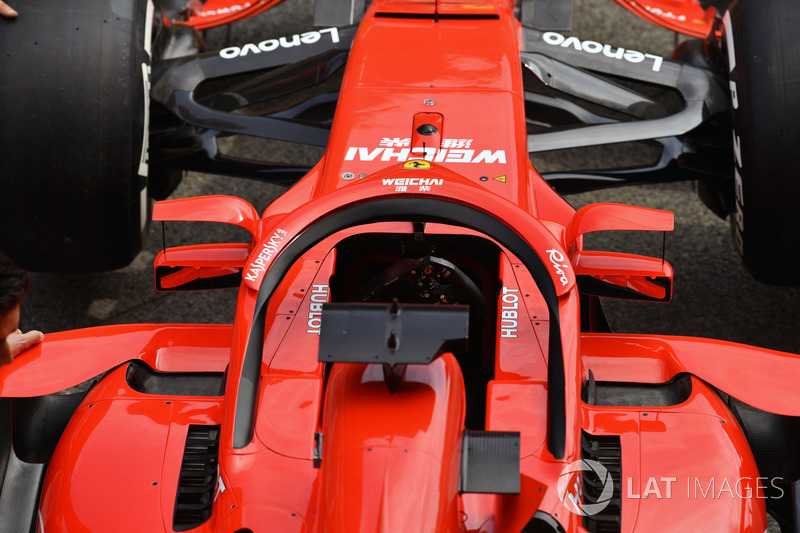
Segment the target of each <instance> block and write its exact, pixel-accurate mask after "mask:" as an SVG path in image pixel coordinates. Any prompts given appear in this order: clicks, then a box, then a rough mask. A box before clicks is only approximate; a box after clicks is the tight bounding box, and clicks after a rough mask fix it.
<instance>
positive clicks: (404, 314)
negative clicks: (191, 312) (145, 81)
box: [0, 0, 800, 533]
mask: <svg viewBox="0 0 800 533" xmlns="http://www.w3.org/2000/svg"><path fill="white" fill-rule="evenodd" d="M662 3H664V2H662ZM673 3H675V2H673ZM545 4H547V3H545ZM687 4H688V3H687ZM525 5H527V4H524V5H523V7H524V6H525ZM650 12H651V13H652V10H651V11H650ZM523 18H524V17H523ZM558 18H559V16H557V14H556V15H555V19H556V20H555V21H554V22H558V20H557V19H558ZM698 20H701V19H698ZM712 27H713V25H712V22H709V26H708V28H707V29H710V28H712ZM567 42H568V41H567V38H566V37H563V36H562V35H561V34H559V33H556V32H554V31H547V32H537V31H533V30H530V29H525V28H524V27H523V26H522V25H521V23H520V19H519V18H518V12H517V11H515V6H514V5H513V2H505V1H500V0H496V1H490V2H455V1H453V2H444V1H440V2H438V3H435V2H400V1H396V0H382V1H377V0H376V1H374V2H372V4H371V5H370V6H369V8H368V9H367V11H366V13H365V14H364V15H363V17H362V20H361V23H360V25H359V26H358V28H357V29H356V28H348V27H337V26H330V27H327V28H324V29H318V30H310V31H308V32H305V33H302V34H298V35H294V36H288V37H284V38H279V39H268V40H264V41H261V42H257V43H249V44H244V45H241V46H234V47H229V48H225V49H223V50H221V51H220V52H219V53H216V54H212V55H207V56H201V57H195V56H190V57H187V58H184V59H180V60H176V61H174V62H172V63H170V64H169V69H168V70H166V71H163V72H159V73H154V79H159V80H161V81H160V82H158V83H155V84H154V86H153V89H152V90H153V94H154V99H155V100H156V101H160V102H163V104H164V106H165V107H168V108H170V109H171V110H172V111H173V112H174V113H176V114H177V115H178V116H179V117H182V118H183V119H185V120H186V121H187V122H196V123H198V124H213V125H214V128H210V129H207V130H206V129H203V128H201V127H200V126H197V127H195V128H194V129H192V128H189V130H190V131H189V132H188V133H187V132H183V135H184V136H183V137H180V138H181V139H182V140H184V141H185V140H186V139H188V138H194V139H196V141H197V142H198V143H201V141H202V143H205V144H202V143H201V144H202V146H197V145H191V146H190V145H187V147H186V150H185V151H184V152H183V153H181V154H179V155H180V157H182V158H183V160H184V162H186V161H191V160H192V159H193V158H199V157H206V158H207V161H206V164H208V161H214V162H216V164H218V165H219V166H220V167H221V166H223V165H225V164H237V165H242V164H243V163H242V162H230V161H226V160H224V159H222V158H219V159H215V158H214V155H215V153H214V152H213V150H211V149H210V148H209V147H211V146H213V141H214V139H215V136H216V135H217V134H218V133H219V132H222V131H227V130H228V129H232V128H233V127H234V125H233V123H228V122H226V120H228V119H226V117H228V116H233V117H238V118H237V120H239V122H238V125H239V127H241V128H245V129H247V130H248V131H252V132H259V131H262V130H260V129H259V128H264V131H267V130H270V128H272V129H274V128H283V129H284V130H285V131H283V132H282V135H283V136H284V137H285V138H292V137H298V138H300V137H302V138H306V137H305V136H307V135H313V134H315V133H314V132H316V133H317V134H318V135H320V137H323V133H324V134H325V135H324V137H325V141H326V144H327V149H326V151H325V155H324V157H323V158H322V159H321V160H320V161H319V163H318V164H317V165H316V166H314V168H312V169H311V170H310V171H308V172H307V173H306V174H305V176H304V177H303V178H302V179H301V180H300V181H299V182H298V183H297V184H296V185H294V186H293V187H292V188H291V189H290V190H289V191H288V192H286V193H285V194H284V195H283V196H281V197H280V198H279V199H278V200H276V201H275V202H274V203H272V204H271V205H270V206H269V207H268V208H267V209H266V211H265V212H264V213H262V214H260V215H259V213H258V212H256V210H255V209H254V208H253V207H252V206H251V205H250V204H248V203H247V202H245V201H243V200H240V199H238V198H234V197H228V196H214V197H202V198H188V199H178V200H167V201H164V202H160V203H157V204H156V205H155V208H154V210H153V219H154V220H159V221H185V220H200V221H210V222H218V223H226V224H234V225H236V226H239V227H241V228H244V229H245V230H246V231H247V232H249V234H250V235H251V239H250V240H249V241H248V242H245V243H225V244H200V245H193V246H186V247H179V248H168V249H165V250H164V251H163V252H162V253H161V254H160V255H159V256H158V257H157V259H156V265H155V275H156V284H157V288H158V289H159V290H182V289H198V290H199V289H206V288H217V287H231V286H235V287H239V298H238V302H237V307H236V315H235V321H234V323H233V324H232V325H211V326H201V325H168V324H167V325H127V326H108V327H101V328H93V329H85V330H77V331H72V332H64V333H59V334H51V335H48V336H47V338H46V340H45V341H44V342H43V343H41V345H38V346H36V347H34V348H32V349H30V350H29V351H28V352H26V353H25V354H23V355H21V356H20V357H18V358H17V360H15V361H14V363H13V364H12V365H9V366H7V367H3V368H2V369H0V395H1V396H2V403H0V406H2V411H1V413H2V417H3V427H11V429H12V430H11V431H10V432H5V433H3V435H2V439H3V440H2V441H0V444H2V446H3V447H2V448H0V449H2V450H3V452H4V453H3V454H2V459H3V462H2V466H3V469H2V472H3V473H4V476H3V477H2V478H0V479H2V492H0V524H2V526H1V527H0V528H2V530H3V531H28V530H31V531H33V530H35V531H39V532H42V533H53V532H61V531H69V532H75V531H91V532H102V531H109V532H111V531H113V532H115V533H119V532H126V531H131V532H137V533H138V532H155V531H197V532H200V531H209V532H237V533H247V532H264V531H267V532H273V531H279V532H312V531H320V532H321V531H326V532H334V531H341V532H348V533H349V532H353V531H363V532H367V531H369V532H373V531H403V532H407V531H437V532H438V531H448V532H451V531H459V532H486V533H488V532H491V531H497V532H510V531H531V532H565V531H570V532H577V531H590V532H600V531H602V532H613V531H619V532H622V531H625V532H628V531H634V530H635V531H642V532H653V531H677V530H686V529H691V530H696V531H720V532H723V531H724V532H758V533H761V532H764V531H765V530H767V528H768V519H767V513H768V512H769V513H770V514H771V515H772V516H773V517H774V519H775V522H776V524H777V525H776V527H780V528H781V530H782V531H798V527H799V524H798V519H797V517H798V513H799V512H800V493H798V489H800V486H799V485H798V482H797V480H798V478H800V453H799V452H798V448H797V443H798V439H800V418H798V417H800V392H799V391H798V388H797V378H798V376H800V356H795V355H791V354H786V353H780V352H775V351H770V350H763V349H756V348H750V347H746V346H742V345H737V344H732V343H726V342H717V341H711V340H704V339H695V338H686V337H661V336H647V335H619V334H612V333H609V332H608V328H607V325H606V324H605V321H604V319H603V314H602V309H601V307H600V305H599V303H598V298H599V297H601V296H611V297H620V298H635V299H642V300H648V301H657V302H658V301H668V300H669V299H670V295H671V285H672V284H671V282H672V270H671V267H670V265H669V264H668V263H667V262H666V261H664V259H663V258H650V257H643V256H633V255H628V254H624V253H618V252H611V251H597V250H589V249H586V248H585V247H584V236H585V235H586V234H587V233H591V232H597V231H608V230H640V231H656V232H667V231H670V230H671V229H672V227H673V220H672V215H671V214H670V213H667V212H663V211H656V210H651V209H645V208H637V207H631V206H623V205H617V204H596V205H590V206H588V207H584V208H582V209H580V210H578V211H577V212H576V211H575V210H573V209H572V208H571V207H570V206H569V205H568V204H567V203H566V202H565V201H564V200H563V199H562V198H561V197H560V196H559V195H558V194H557V193H556V192H555V191H554V190H553V189H552V188H551V187H550V185H549V184H548V183H547V182H546V181H545V180H544V179H542V177H541V176H540V175H538V174H537V172H536V171H535V170H534V168H533V166H532V165H531V163H530V161H529V158H528V153H529V151H530V148H531V143H533V145H534V146H535V145H536V144H537V143H539V142H545V141H546V140H547V139H551V140H552V139H555V140H553V141H552V142H553V143H555V144H558V139H559V138H560V137H559V133H558V132H550V133H540V134H535V135H534V136H533V137H532V138H531V137H530V136H529V131H528V128H529V123H528V120H526V116H529V115H530V114H529V113H526V111H530V110H526V107H528V106H529V105H531V104H532V103H533V104H536V103H537V102H539V103H541V102H543V101H544V100H543V99H544V98H545V97H544V96H534V95H528V94H526V91H525V86H524V83H523V74H522V71H521V69H520V68H518V67H519V58H520V54H522V56H521V57H522V58H523V62H524V63H525V64H526V66H528V67H529V68H530V69H531V70H532V71H534V72H535V73H536V74H537V76H540V77H541V79H553V80H555V79H559V80H561V81H560V82H559V83H563V84H567V85H569V86H570V87H571V88H572V89H574V90H579V89H580V88H581V87H588V86H589V85H590V84H591V83H605V82H599V81H591V80H592V79H593V78H590V77H587V76H584V75H582V74H581V72H582V71H578V70H576V69H573V68H571V67H567V66H566V65H565V64H563V63H560V62H558V61H557V60H555V59H553V58H551V57H548V56H546V55H544V54H542V53H541V50H551V48H552V49H553V50H569V49H570V48H569V47H565V46H564V43H567ZM573 42H577V41H573ZM290 43H291V46H290ZM598 46H599V45H598ZM581 48H582V50H583V52H581V54H584V56H585V57H586V58H587V60H588V59H593V58H594V59H593V60H594V61H601V58H602V57H605V59H603V60H602V61H601V63H595V66H596V67H598V68H601V67H603V66H605V67H606V68H608V69H612V68H616V69H624V70H625V71H626V72H627V73H628V74H629V75H631V74H633V73H635V72H639V70H636V69H637V68H641V72H642V74H641V77H642V78H644V77H649V78H651V81H656V82H658V81H663V82H666V80H667V79H671V80H673V82H674V84H675V85H676V86H680V87H683V88H684V90H685V91H687V92H688V93H691V94H695V95H704V94H706V92H705V91H709V90H710V89H709V87H710V86H713V84H714V80H715V79H714V78H713V76H711V77H709V76H710V75H709V74H708V72H707V70H704V69H701V68H692V67H688V66H686V65H677V64H675V63H672V62H669V61H665V60H664V61H662V60H660V59H656V58H652V57H646V56H645V55H644V54H640V55H636V54H634V53H633V52H631V51H625V52H619V54H617V53H611V54H610V55H605V56H599V55H597V54H595V55H591V54H592V52H591V50H593V49H594V45H593V44H591V43H589V42H586V41H583V42H582V43H581ZM434 50H435V53H434ZM348 55H349V57H348V58H347V60H346V67H345V72H344V77H343V80H342V82H341V90H340V91H339V93H338V95H337V96H338V101H336V105H335V114H334V116H333V121H332V124H330V127H329V135H327V133H328V129H327V128H323V127H322V126H320V125H319V124H318V122H320V121H321V120H322V119H319V118H317V117H320V116H325V110H326V109H327V108H328V107H329V106H330V105H331V103H332V100H331V98H332V96H331V95H327V94H323V95H321V96H314V97H313V98H312V99H311V100H310V101H304V102H302V103H294V104H292V105H290V106H288V107H285V108H284V110H283V111H280V112H272V113H271V114H270V115H269V116H259V117H254V116H252V115H247V114H240V115H234V114H230V113H225V112H223V111H221V110H219V108H228V109H229V110H230V109H234V108H235V107H237V106H241V105H243V104H245V103H248V102H251V101H255V100H256V99H257V97H258V96H259V94H258V92H259V90H261V89H259V86H258V84H251V83H250V82H248V81H244V82H241V84H240V85H237V86H235V87H234V88H233V89H235V90H233V89H231V88H230V87H227V88H224V89H222V90H217V91H216V92H214V91H207V92H206V94H205V95H204V96H203V97H202V98H201V97H198V96H194V95H193V92H192V91H193V90H194V89H195V87H196V86H197V85H199V83H200V81H202V80H203V79H204V77H213V76H215V75H219V76H221V75H222V74H224V73H225V72H228V71H226V70H225V69H232V70H239V69H241V68H242V67H241V65H239V62H249V61H251V60H253V59H256V58H257V59H259V60H260V61H262V62H264V61H272V63H273V64H276V65H281V64H282V65H284V66H282V67H280V69H281V70H282V73H281V74H280V75H278V76H276V75H272V74H270V73H267V74H265V75H264V77H263V78H262V79H260V82H261V83H262V84H263V86H267V87H269V88H271V89H272V90H274V91H277V92H281V86H282V85H281V80H287V83H289V85H290V86H291V87H297V86H298V85H299V84H300V80H306V81H309V82H310V81H316V80H319V79H323V78H325V75H324V74H325V73H327V72H328V71H329V70H333V69H334V66H335V65H336V64H338V63H340V62H343V61H344V56H348ZM617 55H619V56H620V57H617ZM584 56H581V57H584ZM637 60H638V61H637ZM603 61H604V62H603ZM656 66H658V68H656ZM634 67H636V68H634ZM553 83H556V82H555V81H553ZM603 87H605V88H608V87H607V86H605V85H604V86H603ZM167 88H171V90H170V91H167ZM615 94H616V95H617V98H615V99H614V100H613V101H611V102H607V103H608V104H609V105H611V106H612V107H621V106H622V104H623V103H625V104H626V105H628V106H629V107H633V108H636V109H639V110H640V111H641V113H642V114H646V115H647V114H650V113H652V109H651V107H652V105H653V104H652V103H651V102H649V101H645V100H642V99H636V98H633V96H632V93H630V92H629V91H628V90H627V89H621V88H620V89H619V91H618V92H616V93H615ZM715 94H716V93H715ZM632 99H633V100H632ZM200 101H204V102H207V103H208V105H205V106H204V105H201V104H200V103H199V102H200ZM211 103H214V104H215V106H216V107H217V108H218V109H217V110H214V109H213V107H214V106H211V105H210V104H211ZM710 103H713V99H712V101H711V102H710ZM552 104H553V107H554V108H560V109H562V110H571V109H573V108H572V107H571V106H570V105H568V104H567V102H565V101H563V102H552ZM708 105H709V102H706V101H704V100H702V98H701V99H699V100H698V99H689V100H688V103H687V105H686V110H684V111H682V112H681V113H680V114H679V117H681V118H680V119H676V120H677V121H678V122H680V121H682V120H688V118H687V117H695V118H698V117H702V116H705V113H706V112H707V111H705V110H706V107H707V106H708ZM701 111H702V112H701ZM586 118H587V121H589V122H592V121H594V120H595V119H592V118H591V117H588V116H586ZM315 119H316V122H315ZM231 120H233V119H231ZM543 120H544V119H543ZM650 120H670V119H656V118H654V119H650ZM637 124H639V123H631V125H629V124H628V123H624V124H623V123H618V122H603V124H599V125H596V126H593V127H596V128H597V129H598V130H599V131H604V132H608V133H607V134H608V135H611V134H613V132H615V131H622V132H629V131H634V132H635V131H638V130H637V128H639V127H640V126H638V125H637ZM270 131H271V130H270ZM591 131H594V130H591ZM171 134H172V135H177V132H171ZM625 134H627V133H625ZM191 135H194V137H191ZM586 135H587V136H588V135H599V134H595V133H590V132H589V130H587V133H586ZM678 139H679V137H678V133H677V132H675V133H674V136H673V137H669V138H666V139H662V140H663V143H664V146H665V147H669V146H671V145H672V144H674V143H676V142H678ZM161 142H163V143H164V144H162V145H161V146H167V145H168V144H167V143H166V141H163V140H162V141H161ZM687 142H688V141H687ZM176 146H177V144H176ZM201 148H202V149H201ZM162 152H165V153H166V152H167V150H166V148H162ZM251 168H252V169H253V172H254V173H255V172H258V171H262V172H271V171H273V170H274V172H276V173H278V172H283V173H285V174H287V175H288V174H289V173H291V171H289V170H285V169H283V170H275V169H272V170H271V169H269V168H266V167H256V166H255V165H252V166H251ZM297 172H299V170H298V171H297Z"/></svg>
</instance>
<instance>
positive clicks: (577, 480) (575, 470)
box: [557, 459, 614, 516]
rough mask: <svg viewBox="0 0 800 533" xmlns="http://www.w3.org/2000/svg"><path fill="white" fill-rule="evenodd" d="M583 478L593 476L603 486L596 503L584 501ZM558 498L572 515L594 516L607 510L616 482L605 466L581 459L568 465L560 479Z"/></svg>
mask: <svg viewBox="0 0 800 533" xmlns="http://www.w3.org/2000/svg"><path fill="white" fill-rule="evenodd" d="M583 476H593V477H594V478H596V479H597V480H598V481H599V483H601V484H602V487H603V489H602V491H601V492H600V497H599V498H598V499H597V502H595V503H584V501H583V489H582V487H583ZM557 489H558V497H559V498H560V499H561V502H562V503H563V504H564V507H566V508H567V510H569V511H570V512H571V513H574V514H576V515H579V516H593V515H596V514H597V513H599V512H600V511H602V510H603V509H605V508H606V506H607V505H608V504H609V502H610V501H611V496H612V493H613V492H614V481H613V480H612V479H611V474H609V473H608V470H607V469H606V467H605V466H603V465H601V464H600V463H598V462H597V461H592V460H591V459H581V460H580V461H574V462H572V463H570V464H568V465H567V466H566V467H565V468H564V470H562V471H561V475H560V476H559V477H558V485H557Z"/></svg>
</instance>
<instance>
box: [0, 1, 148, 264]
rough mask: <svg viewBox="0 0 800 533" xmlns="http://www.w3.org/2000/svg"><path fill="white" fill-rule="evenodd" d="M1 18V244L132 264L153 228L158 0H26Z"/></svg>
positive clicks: (31, 252)
mask: <svg viewBox="0 0 800 533" xmlns="http://www.w3.org/2000/svg"><path fill="white" fill-rule="evenodd" d="M9 3H11V4H12V5H13V6H14V8H15V9H16V10H17V11H18V12H19V13H20V15H19V18H17V19H16V20H13V21H11V20H6V19H0V184H1V185H2V191H3V193H2V197H3V200H4V201H3V205H2V208H0V249H3V250H5V251H6V253H8V254H9V255H10V256H11V257H13V258H14V259H15V260H16V261H17V262H18V263H19V264H20V265H21V266H23V267H25V268H28V269H30V270H36V271H48V272H56V271H61V272H82V271H100V270H110V269H114V268H119V267H123V266H125V265H127V264H129V263H130V262H131V261H132V260H133V258H134V257H135V256H136V255H137V254H138V252H139V251H140V250H141V249H142V243H143V240H144V236H145V235H146V233H147V221H148V219H149V214H148V203H149V201H148V199H147V194H146V192H147V165H146V155H147V152H146V150H147V135H146V130H147V122H148V108H149V94H148V92H149V69H150V52H149V50H150V43H149V42H148V41H149V40H150V32H151V28H152V13H153V10H152V9H151V8H152V3H149V2H148V0H125V1H122V0H15V1H14V2H13V3H12V2H9Z"/></svg>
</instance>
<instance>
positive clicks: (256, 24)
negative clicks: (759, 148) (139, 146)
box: [21, 0, 800, 353]
mask: <svg viewBox="0 0 800 533" xmlns="http://www.w3.org/2000/svg"><path fill="white" fill-rule="evenodd" d="M575 5H576V11H575V19H574V33H575V34H576V35H579V36H580V37H581V38H582V39H592V40H596V41H599V42H603V43H608V44H612V45H615V46H623V47H626V48H632V49H637V50H640V51H643V52H647V53H657V54H661V55H668V54H670V53H671V50H672V49H673V48H674V46H675V44H676V42H677V38H676V35H675V34H674V33H672V32H669V31H666V30H663V29H661V28H658V27H656V26H653V25H650V24H648V23H646V22H644V21H641V20H639V19H638V18H636V17H635V16H633V15H631V14H630V13H628V12H627V11H626V10H624V9H622V8H620V7H619V6H616V5H614V4H613V3H611V2H610V1H608V0H576V4H575ZM311 9H312V8H311V2H310V1H307V0H291V1H289V2H286V3H285V4H282V5H279V6H278V7H276V8H273V9H272V10H269V11H267V12H265V13H264V14H262V15H259V16H257V17H254V18H252V19H250V20H247V21H242V22H239V23H236V24H234V25H232V26H229V27H225V28H215V29H212V30H209V31H207V32H206V34H205V38H206V43H207V47H208V49H219V48H222V47H224V46H226V44H227V43H239V44H241V43H245V42H251V41H253V40H256V41H258V40H262V39H265V38H269V37H277V36H281V35H289V34H292V33H295V32H302V31H307V30H308V29H310V28H311V23H310V13H311ZM228 149H229V150H230V151H238V152H240V153H244V154H246V153H248V151H254V150H263V149H264V147H263V145H261V144H259V143H258V142H251V141H248V140H247V139H234V140H232V141H231V142H229V143H228ZM583 152H584V154H585V153H586V152H588V151H583ZM608 153H609V151H607V150H600V151H598V152H597V153H596V155H595V156H594V157H596V158H599V159H600V160H601V161H602V159H603V158H604V157H606V156H607V155H608ZM320 154H321V151H320V150H318V149H317V150H308V151H306V152H304V153H302V154H301V157H304V158H306V159H307V160H308V161H309V162H314V161H315V160H316V159H317V158H318V157H319V156H320ZM270 157H288V155H287V154H286V153H283V148H282V147H278V148H277V149H274V153H272V154H270ZM584 157H592V156H591V153H590V154H589V156H586V155H584ZM560 158H561V155H560V154H552V153H551V154H542V156H541V157H536V156H535V157H534V159H533V161H534V166H535V167H536V168H537V169H539V170H542V171H544V170H547V169H552V168H555V167H557V166H558V165H559V163H560V160H561V159H560ZM283 190H284V188H283V187H280V186H276V185H271V184H265V183H261V182H257V181H250V180H243V179H235V178H230V177H221V176H211V175H203V174H197V173H187V175H186V176H185V178H184V180H183V182H182V184H181V185H180V186H179V187H178V189H177V190H176V191H175V192H174V194H173V195H172V197H173V198H178V197H188V196H196V195H204V194H230V195H234V196H240V197H243V198H245V199H247V200H248V201H250V202H251V203H253V205H254V206H255V207H256V208H257V209H258V210H259V211H262V210H263V209H264V208H265V207H266V206H267V205H268V204H269V202H270V201H272V200H273V199H274V198H275V197H277V196H278V195H279V194H280V193H281V192H282V191H283ZM567 200H568V201H569V202H570V203H571V204H572V205H573V206H575V207H576V208H578V207H580V206H583V205H586V204H589V203H593V202H617V203H626V204H633V205H641V206H647V207H653V208H658V209H666V210H670V211H673V212H674V213H675V231H674V232H673V233H671V234H669V235H668V237H667V244H666V258H667V260H668V261H669V262H670V263H671V264H672V265H673V267H674V270H675V285H674V297H673V300H672V302H671V303H669V304H654V303H639V302H629V301H617V300H607V301H606V311H607V314H608V316H609V319H610V321H611V324H612V327H613V328H614V330H615V331H618V332H632V333H654V334H669V335H689V336H699V337H710V338H717V339H724V340H729V341H735V342H742V343H746V344H752V345H756V346H761V347H766V348H771V349H777V350H783V351H790V352H796V353H800V335H799V334H798V323H800V289H787V288H783V287H773V286H768V285H764V284H762V283H758V282H756V281H754V280H753V279H751V277H750V276H749V275H748V273H747V272H746V271H745V270H744V269H743V268H742V266H741V265H740V263H739V259H738V257H737V255H736V251H735V249H734V247H733V243H732V240H731V232H730V227H729V223H728V221H725V220H721V219H719V218H718V217H716V216H715V215H714V214H712V213H711V212H710V211H709V210H708V209H706V208H705V206H704V205H703V204H702V203H701V202H700V200H699V199H698V198H697V195H696V194H695V192H694V190H693V184H692V183H688V182H683V183H671V184H654V185H646V186H635V187H626V188H616V189H608V190H605V191H601V192H592V193H584V194H579V195H572V196H568V197H567ZM234 229H236V228H234ZM245 238H246V237H245V235H244V234H243V232H240V233H237V232H235V231H233V232H232V231H231V230H230V229H229V228H227V227H225V226H222V225H214V224H208V223H171V224H169V225H168V227H167V245H168V246H175V245H179V244H192V243H197V242H213V241H225V240H245ZM593 239H594V238H593ZM592 246H593V247H595V248H606V249H610V250H614V251H626V252H632V253H644V254H648V255H656V256H658V255H660V254H661V236H660V235H656V236H654V235H651V234H634V233H627V232H624V233H622V234H607V235H605V234H602V240H599V239H598V240H593V241H592ZM161 247H162V233H161V227H160V224H157V225H156V224H154V225H153V226H152V227H151V231H150V235H149V239H148V241H147V246H146V249H145V250H144V251H143V252H142V253H141V254H140V256H139V257H138V258H137V259H136V260H135V261H134V262H133V264H131V265H130V266H129V267H127V268H124V269H121V270H117V271H114V272H106V273H98V274H82V275H63V274H42V273H34V274H32V277H33V289H32V291H31V293H30V294H29V297H28V299H27V301H26V302H25V304H24V305H23V317H22V324H21V325H22V328H23V329H33V328H35V329H40V330H42V331H44V332H45V333H46V332H52V331H59V330H65V329H75V328H83V327H88V326H96V325H104V324H122V323H142V322H155V323H168V322H174V323H190V322H193V323H215V322H230V321H231V320H232V317H233V308H234V305H235V291H234V290H224V291H209V292H194V293H157V292H155V290H154V288H153V275H152V262H153V259H154V257H155V254H156V253H157V252H158V251H159V250H160V249H161ZM775 252H776V253H780V251H779V250H776V251H775ZM799 270H800V269H799Z"/></svg>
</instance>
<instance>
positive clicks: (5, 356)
mask: <svg viewBox="0 0 800 533" xmlns="http://www.w3.org/2000/svg"><path fill="white" fill-rule="evenodd" d="M43 339H44V333H42V332H41V331H36V330H32V331H29V332H27V333H22V331H20V330H17V331H14V332H13V333H11V334H10V335H9V336H8V337H6V340H5V341H3V343H2V344H0V365H5V364H8V363H10V362H11V361H13V360H14V358H15V357H16V356H17V355H19V354H20V353H22V352H23V351H25V350H27V349H28V348H30V347H31V346H33V345H34V344H38V343H40V342H42V340H43Z"/></svg>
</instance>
